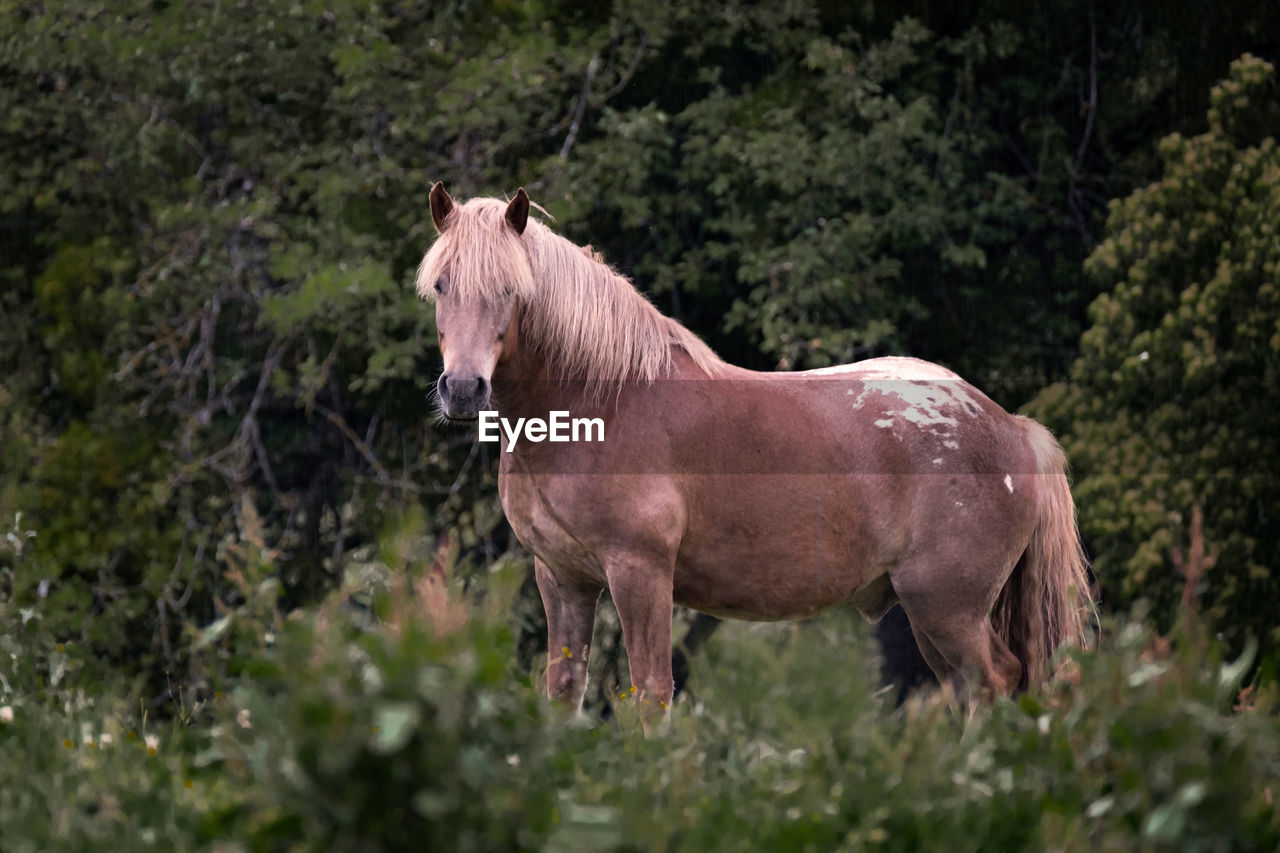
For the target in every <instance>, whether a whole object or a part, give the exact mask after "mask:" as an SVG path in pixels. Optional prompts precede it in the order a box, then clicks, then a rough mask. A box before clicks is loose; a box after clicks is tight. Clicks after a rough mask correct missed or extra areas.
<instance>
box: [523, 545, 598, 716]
mask: <svg viewBox="0 0 1280 853" xmlns="http://www.w3.org/2000/svg"><path fill="white" fill-rule="evenodd" d="M533 570H534V577H535V578H536V579H537V581H538V592H539V593H541V595H542V606H543V607H544V608H545V609H546V611H547V695H548V696H550V697H551V698H552V699H560V700H563V701H565V702H568V703H569V704H571V705H572V706H573V707H575V708H579V709H580V708H581V707H582V696H583V694H584V693H585V692H586V690H587V660H588V658H589V657H590V654H591V632H592V630H593V629H594V628H595V621H596V602H597V601H599V600H600V593H601V591H602V590H603V587H584V586H578V585H574V584H569V583H565V582H563V581H561V580H560V579H559V578H557V577H556V576H555V574H554V573H552V571H551V569H550V568H548V567H547V564H546V563H544V562H542V560H541V559H537V558H535V559H534V561H533Z"/></svg>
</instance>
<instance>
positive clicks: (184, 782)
mask: <svg viewBox="0 0 1280 853" xmlns="http://www.w3.org/2000/svg"><path fill="white" fill-rule="evenodd" d="M182 787H184V788H190V787H191V780H190V779H183V780H182Z"/></svg>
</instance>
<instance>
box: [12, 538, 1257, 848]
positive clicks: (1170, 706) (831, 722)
mask: <svg viewBox="0 0 1280 853" xmlns="http://www.w3.org/2000/svg"><path fill="white" fill-rule="evenodd" d="M415 529H416V527H415V525H414V524H411V525H409V526H408V527H407V528H405V529H402V530H400V531H398V532H397V533H396V534H395V535H394V537H393V538H392V540H391V541H390V542H389V544H388V546H387V547H386V548H385V549H384V554H383V555H384V557H387V558H389V559H391V560H392V562H391V563H390V564H389V565H385V566H384V573H383V574H381V575H380V579H378V580H376V581H367V582H366V583H365V584H364V590H365V591H366V592H369V593H370V595H371V599H370V600H371V602H372V604H373V613H374V614H375V615H376V619H375V620H374V621H373V622H370V621H369V620H368V618H367V615H363V614H360V613H357V612H353V611H352V610H351V608H350V606H349V604H348V602H349V600H350V594H351V593H353V592H355V591H356V590H355V589H354V588H353V587H349V588H348V589H346V590H343V591H342V593H341V594H337V595H334V596H332V597H330V598H329V599H328V600H327V601H326V602H324V603H322V604H321V605H319V606H317V607H315V608H312V609H310V610H308V611H305V612H297V613H294V614H291V615H290V616H289V617H288V618H283V619H281V618H279V615H278V614H276V613H274V612H273V608H272V607H270V606H267V607H263V608H259V605H261V604H264V603H266V602H268V601H270V600H271V599H270V596H269V595H268V596H267V597H266V598H259V597H257V596H255V595H252V594H251V595H249V596H248V597H249V601H248V602H247V603H246V605H245V606H242V607H240V608H237V609H236V610H235V611H232V613H231V615H232V616H233V617H234V620H235V622H236V623H237V624H238V625H239V626H240V627H239V629H240V630H244V631H246V632H249V633H258V634H263V633H269V634H271V635H273V637H272V640H271V642H269V643H266V644H264V645H262V646H261V647H259V648H256V649H254V650H252V651H251V652H250V653H249V654H250V657H251V663H252V666H251V667H244V668H242V669H241V671H240V675H239V677H238V678H237V679H236V681H235V683H234V686H232V687H231V689H229V690H228V691H226V692H225V693H221V694H216V695H211V696H210V700H209V701H208V702H207V703H205V704H203V705H201V706H199V707H195V708H191V709H189V712H188V713H187V714H186V715H185V722H186V725H185V726H174V725H173V724H167V725H164V726H161V727H160V728H159V729H157V728H156V727H155V726H154V725H153V726H150V727H144V726H143V725H142V722H143V721H141V720H138V719H137V718H136V716H134V715H130V714H128V713H126V712H125V710H124V708H123V706H122V703H119V702H118V701H114V700H112V699H110V698H109V697H102V696H99V697H97V698H92V697H85V695H84V693H83V691H82V690H81V685H79V684H76V683H75V682H76V681H77V679H78V678H79V676H78V675H77V674H76V673H75V672H70V671H69V672H68V673H67V674H66V675H65V676H64V677H61V678H60V679H59V680H58V683H57V685H56V686H55V687H54V688H53V689H44V690H40V689H37V688H36V687H35V683H34V681H33V680H32V679H31V678H27V677H22V676H19V677H18V678H17V679H10V676H11V675H13V673H14V670H13V669H12V667H13V666H14V665H19V664H16V663H5V664H4V665H5V666H6V667H8V668H7V669H5V670H4V674H5V676H6V681H3V682H0V691H2V692H0V758H3V759H4V760H3V762H2V763H0V781H3V782H4V783H5V784H4V785H3V786H0V834H3V837H4V838H5V840H6V849H18V850H25V849H31V850H35V849H48V848H49V847H79V846H101V845H103V844H111V843H115V844H123V845H125V846H129V847H132V846H137V845H138V844H142V845H144V846H152V845H158V846H163V847H166V848H168V847H173V848H177V849H191V848H195V847H199V846H203V845H206V844H209V843H211V842H217V843H219V844H223V845H230V846H231V848H232V849H274V848H277V847H281V846H294V845H299V846H301V847H303V848H306V849H310V848H313V847H324V848H325V849H337V850H350V849H360V850H382V849H388V850H393V849H421V848H424V847H429V848H430V849H435V848H436V847H447V848H448V849H458V850H475V849H482V850H487V849H548V850H580V849H599V850H615V849H616V850H635V849H673V850H744V849H751V850H774V849H777V850H796V849H801V850H830V849H863V848H865V847H868V846H872V845H874V846H876V847H879V848H883V849H890V850H921V849H926V850H935V849H936V850H955V849H968V850H985V849H993V848H998V849H1008V850H1042V849H1050V848H1055V849H1057V848H1076V847H1081V846H1089V847H1096V848H1100V849H1136V848H1141V849H1152V850H1164V849H1273V848H1274V847H1275V846H1276V845H1277V843H1280V809H1278V808H1277V804H1276V802H1275V797H1274V792H1275V791H1276V790H1277V786H1280V728H1278V726H1277V719H1278V718H1277V716H1276V714H1275V711H1276V707H1277V706H1276V704H1275V703H1276V699H1277V696H1276V693H1275V689H1274V687H1272V688H1271V689H1269V690H1266V691H1263V692H1262V693H1260V694H1259V693H1252V692H1251V693H1246V694H1244V695H1243V696H1242V700H1241V701H1240V703H1239V705H1238V707H1233V706H1236V705H1237V696H1238V694H1239V689H1240V683H1241V678H1242V676H1243V673H1244V672H1245V671H1246V670H1247V668H1248V665H1249V660H1248V658H1247V657H1246V658H1243V659H1241V660H1239V661H1231V662H1227V663H1224V662H1222V661H1221V660H1220V659H1219V658H1218V657H1217V655H1216V654H1215V653H1214V652H1213V651H1212V649H1211V648H1208V647H1206V645H1205V644H1204V642H1203V641H1202V640H1198V639H1196V637H1195V636H1191V635H1188V636H1186V637H1182V638H1179V644H1178V648H1177V650H1176V651H1175V652H1173V653H1171V654H1170V653H1168V652H1165V651H1161V649H1162V648H1163V646H1162V645H1161V644H1160V643H1159V642H1154V641H1153V638H1152V635H1151V633H1150V631H1149V629H1147V628H1145V627H1143V626H1142V625H1141V623H1140V622H1133V623H1119V624H1108V625H1107V626H1106V630H1105V632H1104V636H1105V637H1107V638H1109V639H1108V640H1107V641H1106V642H1105V643H1104V644H1103V647H1102V650H1101V651H1099V652H1091V653H1081V654H1078V655H1077V656H1076V657H1075V659H1074V664H1073V667H1074V672H1075V675H1074V676H1072V677H1070V678H1065V679H1063V680H1060V681H1059V682H1058V683H1057V684H1056V685H1055V686H1054V687H1053V688H1052V689H1051V690H1049V691H1048V692H1045V693H1042V694H1035V695H1027V696H1024V697H1022V698H1021V699H1020V700H1018V701H1011V700H1001V701H999V702H997V703H996V704H995V705H994V706H991V707H983V708H982V709H980V710H979V711H978V712H977V713H976V714H975V715H974V716H973V717H972V718H970V719H968V720H967V721H962V720H960V719H958V718H957V717H956V716H955V714H954V713H952V712H950V711H948V709H947V707H946V705H945V703H944V702H943V701H942V698H941V696H940V695H938V694H937V693H933V694H926V695H922V696H917V697H915V698H913V699H912V700H911V701H909V702H908V704H907V705H906V706H905V707H903V708H901V709H898V710H896V711H895V710H893V709H892V707H891V705H890V700H889V697H888V696H887V695H885V694H879V695H877V694H875V693H873V690H872V686H871V685H872V684H873V683H874V679H873V675H872V672H871V668H870V666H869V662H870V658H869V657H868V654H867V653H868V649H869V645H868V636H867V631H866V628H865V626H864V625H863V624H862V623H861V621H860V620H859V619H858V618H857V617H856V615H855V614H850V613H838V614H832V615H830V616H828V617H825V618H823V619H820V620H816V621H814V622H811V623H807V624H795V625H784V626H772V625H746V624H742V623H734V624H732V625H730V626H728V627H726V629H724V631H723V632H722V633H721V634H720V635H719V636H717V638H716V640H715V642H714V643H713V644H712V645H711V646H710V647H709V649H708V655H707V657H706V659H705V660H704V661H702V662H701V663H700V665H699V670H698V673H697V683H698V693H697V697H696V699H694V700H691V701H684V702H681V703H679V704H677V706H676V708H675V709H674V712H673V716H672V718H671V720H670V721H669V723H668V725H667V727H666V729H665V730H663V731H660V732H659V733H657V734H655V735H653V736H651V737H649V738H645V737H644V736H643V734H642V733H641V731H640V726H639V711H638V709H636V708H634V707H631V706H630V705H629V704H627V703H625V702H624V703H619V705H618V708H617V712H618V713H617V715H616V718H615V721H613V722H609V723H603V722H601V721H599V720H596V719H593V718H590V717H587V718H579V719H573V718H570V717H569V716H568V714H567V713H565V712H564V711H562V710H561V709H557V708H555V707H552V706H550V705H549V704H548V703H547V701H546V700H545V699H544V698H543V696H542V691H541V688H540V685H539V684H538V680H537V679H536V678H533V679H531V678H529V677H528V676H526V675H524V674H522V673H521V672H519V671H516V670H515V669H514V668H513V660H514V654H513V653H514V645H515V639H516V638H515V635H514V632H513V631H512V628H511V626H510V618H509V616H510V608H511V607H512V604H513V596H514V593H515V586H516V585H517V584H518V583H519V581H520V577H521V575H522V573H523V568H524V567H523V565H522V564H521V563H520V562H519V561H517V562H505V561H504V562H502V563H500V568H499V569H497V571H496V572H495V573H494V575H493V583H492V584H491V588H490V591H489V592H488V594H487V595H485V596H483V597H480V598H476V597H474V596H469V595H463V594H461V593H460V591H459V589H458V588H457V584H453V585H450V586H446V585H445V584H443V583H441V582H440V581H439V580H438V579H434V578H433V576H432V573H431V572H427V571H425V570H424V567H425V565H426V563H425V562H423V561H421V560H419V559H418V558H416V557H414V556H412V555H413V553H414V552H413V546H412V545H411V544H410V543H411V541H412V539H413V534H414V530H415ZM1139 615H1140V614H1139ZM24 618H25V617H24V616H23V614H22V613H21V612H20V611H19V610H17V609H15V608H12V607H11V606H10V601H9V600H8V599H5V600H3V601H0V642H2V643H3V644H4V651H5V652H8V653H12V656H11V654H6V655H5V656H4V658H3V660H5V661H9V662H16V661H22V663H21V664H20V665H22V666H32V667H33V669H35V670H38V671H40V672H41V673H48V672H51V671H52V670H53V669H56V668H57V666H58V661H59V660H60V658H58V657H56V655H70V656H74V655H75V654H76V651H75V650H74V649H70V650H68V649H58V648H57V647H55V646H51V645H49V644H50V643H51V641H52V637H51V636H50V635H49V634H48V633H47V632H45V631H43V630H42V629H41V628H39V627H38V626H39V625H40V624H41V620H40V619H39V618H34V619H25V621H24ZM33 626H34V627H33ZM221 631H222V629H217V630H215V631H214V633H216V634H218V636H217V637H214V638H213V639H212V642H213V643H215V644H216V643H219V642H221V641H222V637H225V636H226V635H225V634H224V633H222V632H221ZM194 642H195V643H196V644H197V645H199V644H200V643H202V642H206V643H207V641H206V640H205V638H204V637H196V638H194ZM207 647H208V646H207V644H206V648H207ZM833 674H834V675H833ZM15 685H16V686H15ZM5 708H8V709H9V710H8V711H7V712H6V711H4V710H3V709H5ZM131 731H132V732H134V736H133V737H132V738H131V737H130V732H131ZM104 733H106V734H108V735H110V737H106V738H104V737H103V735H104ZM149 737H150V738H151V740H150V744H151V745H152V746H153V747H154V752H152V750H150V749H148V738H149ZM89 739H92V742H93V745H92V746H90V742H89ZM65 742H70V743H71V746H67V745H65ZM129 833H132V835H129Z"/></svg>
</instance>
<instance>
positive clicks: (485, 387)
mask: <svg viewBox="0 0 1280 853" xmlns="http://www.w3.org/2000/svg"><path fill="white" fill-rule="evenodd" d="M488 393H489V381H488V380H487V379H485V378H484V377H483V376H481V377H478V378H477V379H476V399H477V400H483V399H484V397H485V395H486V394H488Z"/></svg>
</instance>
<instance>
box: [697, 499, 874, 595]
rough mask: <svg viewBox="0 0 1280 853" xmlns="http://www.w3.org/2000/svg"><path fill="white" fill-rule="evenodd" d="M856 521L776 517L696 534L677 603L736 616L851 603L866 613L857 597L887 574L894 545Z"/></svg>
mask: <svg viewBox="0 0 1280 853" xmlns="http://www.w3.org/2000/svg"><path fill="white" fill-rule="evenodd" d="M850 521H851V519H847V518H841V519H836V518H832V519H826V520H824V521H821V522H820V521H819V520H818V519H817V518H816V517H814V516H812V515H807V516H806V517H793V518H787V517H782V518H779V517H778V514H777V513H776V512H775V513H773V518H772V519H771V520H768V521H766V519H765V518H764V517H762V518H761V519H760V520H759V523H758V524H756V525H754V526H747V525H742V526H740V527H736V526H729V527H727V528H722V529H719V530H717V531H715V532H713V533H710V534H705V535H700V534H699V533H698V532H697V531H691V532H690V534H691V535H690V536H689V537H688V538H687V539H686V542H685V544H684V546H683V547H682V548H681V550H680V555H679V558H678V559H677V562H676V567H675V577H674V593H675V600H676V602H677V603H679V604H682V605H685V606H686V607H692V608H694V609H695V610H701V611H703V612H706V613H711V614H713V615H716V616H724V617H728V618H736V619H760V620H774V619H803V618H806V617H809V616H813V615H816V614H818V613H821V612H822V611H824V610H827V609H830V608H832V607H836V606H839V605H841V604H845V603H848V602H850V601H852V602H854V603H855V604H858V606H859V608H860V609H863V608H862V605H861V603H860V602H859V600H858V595H859V594H860V593H861V592H862V591H863V590H865V589H867V588H868V587H870V586H871V585H872V584H873V583H874V582H875V581H876V580H877V578H879V577H881V576H883V575H884V573H885V571H886V570H887V566H888V563H889V562H890V561H891V559H892V555H891V554H890V553H889V552H890V551H892V548H886V547H884V543H883V542H881V541H879V539H878V537H876V536H875V535H873V534H871V533H869V532H868V531H867V530H866V528H864V527H863V526H861V525H856V524H850V523H848V522H850ZM725 530H731V531H733V532H734V534H736V535H728V536H726V535H724V532H725ZM869 615H870V614H869ZM877 615H878V614H877Z"/></svg>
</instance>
